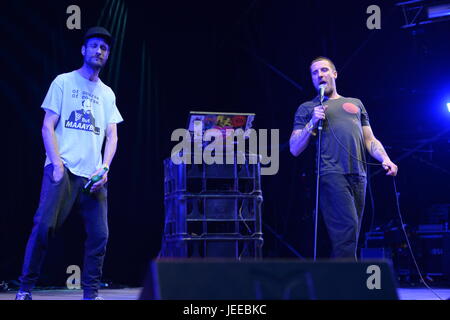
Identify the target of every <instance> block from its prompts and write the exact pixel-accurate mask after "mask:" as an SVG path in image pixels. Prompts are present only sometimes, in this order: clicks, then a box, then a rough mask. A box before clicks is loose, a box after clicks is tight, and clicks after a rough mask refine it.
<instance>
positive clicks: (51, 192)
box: [16, 27, 123, 300]
mask: <svg viewBox="0 0 450 320" xmlns="http://www.w3.org/2000/svg"><path fill="white" fill-rule="evenodd" d="M112 40H113V39H112V37H111V34H110V33H109V32H108V31H107V30H106V29H105V28H102V27H93V28H90V29H89V30H88V31H87V32H86V34H85V37H84V43H83V45H82V47H81V54H82V55H83V65H82V67H81V68H80V69H78V70H75V71H72V72H69V73H64V74H60V75H58V76H57V77H56V78H55V80H53V82H52V84H51V85H50V89H49V90H48V92H47V95H46V97H45V99H44V102H43V103H42V106H41V107H42V108H43V109H44V110H45V118H44V122H43V126H42V137H43V141H44V146H45V151H46V160H45V165H44V176H43V180H42V189H41V198H40V202H39V207H38V209H37V211H36V214H35V217H34V226H33V230H32V232H31V235H30V238H29V240H28V243H27V247H26V252H25V258H24V264H23V269H22V276H21V277H20V281H21V286H20V290H19V292H18V293H17V295H16V300H31V299H32V296H31V290H32V289H33V287H34V286H35V284H36V282H37V280H38V277H39V274H40V269H41V265H42V263H43V259H44V257H45V253H46V249H47V246H48V241H49V238H50V237H52V236H53V235H54V234H55V232H56V231H57V230H58V229H59V228H60V227H61V225H62V224H63V223H64V221H65V220H66V218H67V216H68V215H69V213H70V212H71V210H72V208H73V207H74V206H77V207H78V208H79V209H80V213H81V215H82V217H83V221H84V225H85V230H86V234H87V237H86V241H85V255H84V266H83V273H82V279H81V283H82V286H83V298H84V299H85V300H101V297H99V296H98V289H99V286H100V280H101V275H102V268H103V260H104V256H105V252H106V243H107V240H108V223H107V188H106V182H107V179H108V178H107V176H108V175H107V172H108V170H109V166H110V164H111V161H112V159H113V157H114V154H115V151H116V148H117V123H119V122H121V121H123V119H122V116H121V115H120V113H119V111H118V109H117V106H116V98H115V95H114V92H113V91H112V90H111V88H109V87H108V86H107V85H105V84H104V83H103V82H102V81H101V80H100V78H99V73H100V70H101V69H102V68H103V67H104V66H105V64H106V62H107V61H108V56H109V53H110V46H111V44H112ZM105 138H106V139H105ZM103 142H105V148H104V154H103V157H102V146H103ZM102 174H103V175H102ZM96 175H100V176H101V175H102V178H101V179H100V180H99V181H97V182H96V183H94V184H93V185H92V187H91V188H90V189H86V188H85V186H86V185H87V182H88V180H89V179H90V178H91V177H93V176H96ZM82 191H84V192H82Z"/></svg>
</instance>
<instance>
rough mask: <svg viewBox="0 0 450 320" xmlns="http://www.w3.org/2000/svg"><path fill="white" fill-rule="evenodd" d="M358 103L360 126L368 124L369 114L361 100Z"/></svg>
mask: <svg viewBox="0 0 450 320" xmlns="http://www.w3.org/2000/svg"><path fill="white" fill-rule="evenodd" d="M359 103H360V104H361V126H370V123H369V114H368V113H367V110H366V108H365V107H364V104H363V103H362V102H361V100H360V101H359Z"/></svg>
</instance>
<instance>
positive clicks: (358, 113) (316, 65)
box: [290, 57, 398, 259]
mask: <svg viewBox="0 0 450 320" xmlns="http://www.w3.org/2000/svg"><path fill="white" fill-rule="evenodd" d="M310 70H311V77H312V82H313V85H314V87H315V88H316V90H318V92H319V90H320V89H319V86H321V85H325V92H324V103H323V104H324V106H323V107H322V106H321V105H320V96H317V97H315V98H314V99H313V100H311V101H307V102H305V103H303V104H301V105H300V106H299V107H298V109H297V112H296V113H295V120H294V128H293V132H292V135H291V138H290V150H291V153H292V154H293V155H294V156H295V157H297V156H298V155H299V154H300V153H302V152H303V151H304V150H305V149H306V147H307V146H308V144H309V142H310V140H316V142H317V139H316V137H317V127H318V124H319V121H320V120H322V121H323V130H322V138H321V156H320V159H321V160H320V197H319V206H320V211H321V212H322V215H323V218H324V221H325V224H326V226H327V230H328V234H329V236H330V239H331V242H332V249H333V252H332V256H333V257H335V258H353V259H356V249H357V243H358V237H359V231H360V228H361V221H362V215H363V211H364V201H365V194H366V175H367V173H366V172H367V168H366V164H365V162H366V157H365V150H367V151H368V152H369V153H370V155H371V156H372V157H374V158H375V159H377V160H378V161H380V162H381V165H382V166H383V168H384V169H385V170H386V171H387V173H386V174H387V175H391V176H395V175H397V170H398V168H397V166H396V165H395V164H394V163H393V162H392V161H391V160H390V159H389V156H388V155H387V153H386V151H385V150H384V148H383V145H382V144H381V142H380V141H378V140H377V139H376V138H375V136H374V134H373V132H372V129H371V127H370V123H369V116H368V114H367V111H366V109H365V107H364V105H363V104H362V102H361V101H360V100H359V99H355V98H349V97H343V96H341V95H339V94H338V93H337V89H336V78H337V71H336V67H335V65H334V63H333V62H332V61H331V60H330V59H328V58H326V57H318V58H316V59H314V60H313V61H312V62H311V66H310Z"/></svg>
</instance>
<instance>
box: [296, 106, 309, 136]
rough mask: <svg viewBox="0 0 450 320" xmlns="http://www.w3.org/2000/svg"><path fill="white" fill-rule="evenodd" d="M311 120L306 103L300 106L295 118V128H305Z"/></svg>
mask: <svg viewBox="0 0 450 320" xmlns="http://www.w3.org/2000/svg"><path fill="white" fill-rule="evenodd" d="M309 120H311V114H310V112H309V111H308V109H307V108H306V106H305V105H304V104H302V105H300V107H298V109H297V112H296V113H295V118H294V130H298V129H303V128H304V127H305V126H306V124H307V123H308V121H309Z"/></svg>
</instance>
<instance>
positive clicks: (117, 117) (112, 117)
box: [108, 93, 123, 123]
mask: <svg viewBox="0 0 450 320" xmlns="http://www.w3.org/2000/svg"><path fill="white" fill-rule="evenodd" d="M109 111H110V112H109V115H108V123H120V122H122V121H123V118H122V115H121V114H120V112H119V109H118V108H117V105H116V96H115V95H114V93H113V100H112V105H111V108H110V110H109Z"/></svg>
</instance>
